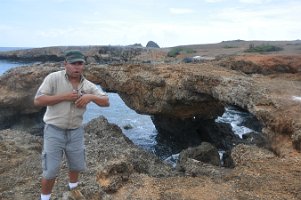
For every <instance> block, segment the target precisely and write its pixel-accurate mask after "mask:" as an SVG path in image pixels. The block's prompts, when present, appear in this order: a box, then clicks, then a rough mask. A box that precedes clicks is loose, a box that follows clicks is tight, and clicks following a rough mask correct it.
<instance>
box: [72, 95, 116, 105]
mask: <svg viewBox="0 0 301 200" xmlns="http://www.w3.org/2000/svg"><path fill="white" fill-rule="evenodd" d="M91 101H92V102H94V103H96V104H97V105H98V106H102V107H108V106H110V102H109V97H108V96H107V95H103V96H98V95H94V94H84V95H82V96H81V97H80V98H79V99H77V100H76V101H75V105H76V106H77V107H84V106H86V105H87V104H88V103H90V102H91Z"/></svg>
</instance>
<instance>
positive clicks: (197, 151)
mask: <svg viewBox="0 0 301 200" xmlns="http://www.w3.org/2000/svg"><path fill="white" fill-rule="evenodd" d="M188 158H191V159H194V160H198V161H201V162H204V163H209V164H212V165H216V166H220V165H221V162H220V156H219V153H218V150H217V149H216V148H215V147H214V146H213V145H212V144H210V143H208V142H202V144H201V145H199V146H198V147H190V148H188V149H185V150H183V151H182V152H181V153H180V156H179V165H182V163H184V162H186V160H187V159H188Z"/></svg>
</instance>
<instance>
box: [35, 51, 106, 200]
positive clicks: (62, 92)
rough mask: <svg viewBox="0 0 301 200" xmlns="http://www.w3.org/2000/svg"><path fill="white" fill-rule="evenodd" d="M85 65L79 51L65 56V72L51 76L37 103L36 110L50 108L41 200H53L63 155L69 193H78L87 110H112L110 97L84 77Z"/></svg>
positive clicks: (37, 98)
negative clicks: (92, 107)
mask: <svg viewBox="0 0 301 200" xmlns="http://www.w3.org/2000/svg"><path fill="white" fill-rule="evenodd" d="M84 63H85V57H84V55H83V54H82V53H81V52H80V51H77V50H75V51H69V52H66V53H65V61H64V66H65V70H62V71H58V72H53V73H51V74H49V75H48V76H47V77H46V78H45V79H44V81H43V83H42V84H41V86H40V87H39V89H38V91H37V94H36V96H35V99H34V104H35V105H36V106H47V109H46V113H45V115H44V118H43V120H44V122H45V128H44V144H43V152H42V168H43V176H42V181H41V185H42V189H41V200H49V199H50V196H51V191H52V188H53V185H54V183H55V179H56V176H57V175H58V172H59V169H60V164H61V161H62V158H63V154H65V155H66V159H67V161H68V166H69V189H70V190H72V191H77V190H75V189H76V187H77V186H78V178H79V173H80V172H81V171H84V170H85V168H86V161H85V151H84V149H85V147H84V129H83V127H82V120H83V114H84V112H85V110H86V106H87V104H88V103H90V102H94V103H96V104H97V105H99V106H109V98H108V96H107V95H106V94H105V93H104V92H103V91H102V90H101V89H99V88H98V87H97V86H96V85H94V84H93V83H91V82H90V81H88V80H87V79H85V78H84V77H83V75H82V72H83V69H84ZM77 193H78V191H77ZM80 195H81V194H80Z"/></svg>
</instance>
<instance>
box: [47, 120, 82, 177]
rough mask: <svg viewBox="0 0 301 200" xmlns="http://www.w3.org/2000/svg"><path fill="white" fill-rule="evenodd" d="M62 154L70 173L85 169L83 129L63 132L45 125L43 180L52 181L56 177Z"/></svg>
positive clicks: (63, 130)
mask: <svg viewBox="0 0 301 200" xmlns="http://www.w3.org/2000/svg"><path fill="white" fill-rule="evenodd" d="M64 154H65V156H66V159H67V162H68V166H69V170H70V171H78V172H81V171H84V170H85V169H86V158H85V145H84V129H83V127H80V128H77V129H68V130H65V129H60V128H58V127H56V126H53V125H50V124H46V125H45V128H44V144H43V152H42V168H43V177H44V178H46V179H53V178H55V177H56V176H57V175H58V173H59V170H60V166H61V162H62V159H63V155H64Z"/></svg>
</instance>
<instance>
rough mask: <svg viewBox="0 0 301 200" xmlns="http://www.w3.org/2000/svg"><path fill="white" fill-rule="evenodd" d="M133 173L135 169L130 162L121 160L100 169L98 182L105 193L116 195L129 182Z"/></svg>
mask: <svg viewBox="0 0 301 200" xmlns="http://www.w3.org/2000/svg"><path fill="white" fill-rule="evenodd" d="M133 171H134V167H133V165H132V164H131V163H130V162H129V161H126V160H123V159H122V158H119V159H118V160H112V161H109V162H108V163H106V165H105V166H103V167H102V168H101V169H98V172H97V175H96V181H97V182H98V184H99V185H100V186H101V188H102V189H103V190H104V191H105V192H107V193H114V192H116V191H117V190H118V189H119V188H120V187H122V185H123V183H124V182H127V181H128V180H129V177H130V175H131V174H132V173H133Z"/></svg>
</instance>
